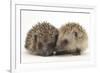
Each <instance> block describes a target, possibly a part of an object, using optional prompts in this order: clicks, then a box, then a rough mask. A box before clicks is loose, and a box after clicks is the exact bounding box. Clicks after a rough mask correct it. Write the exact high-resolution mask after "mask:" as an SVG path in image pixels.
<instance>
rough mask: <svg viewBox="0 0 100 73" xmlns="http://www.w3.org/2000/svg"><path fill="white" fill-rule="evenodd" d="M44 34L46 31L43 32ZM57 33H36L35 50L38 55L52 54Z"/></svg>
mask: <svg viewBox="0 0 100 73" xmlns="http://www.w3.org/2000/svg"><path fill="white" fill-rule="evenodd" d="M45 34H46V33H45ZM56 40H57V35H51V36H50V35H46V36H45V35H37V37H36V41H37V42H36V52H37V54H38V55H42V56H50V55H53V51H54V48H55V46H56Z"/></svg>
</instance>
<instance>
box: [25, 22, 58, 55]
mask: <svg viewBox="0 0 100 73" xmlns="http://www.w3.org/2000/svg"><path fill="white" fill-rule="evenodd" d="M57 37H58V30H57V29H56V28H55V27H54V26H53V25H51V24H50V23H48V22H41V23H40V22H39V23H37V24H36V25H35V26H33V28H32V29H30V30H29V32H28V33H27V37H26V41H25V48H26V49H27V50H28V51H29V52H30V53H31V54H35V55H40V56H50V55H53V51H54V49H55V46H56V41H57Z"/></svg>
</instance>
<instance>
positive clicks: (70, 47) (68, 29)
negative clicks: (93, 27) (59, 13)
mask: <svg viewBox="0 0 100 73" xmlns="http://www.w3.org/2000/svg"><path fill="white" fill-rule="evenodd" d="M80 29H81V30H80ZM87 46H88V38H87V34H86V33H85V32H84V31H83V29H82V28H80V26H79V25H78V24H76V23H70V24H69V25H67V26H63V27H61V28H60V29H59V36H58V41H57V47H56V48H57V49H56V51H58V52H60V51H67V52H72V53H73V52H74V53H75V51H76V50H77V51H78V52H79V53H81V52H83V51H84V50H85V49H86V48H87Z"/></svg>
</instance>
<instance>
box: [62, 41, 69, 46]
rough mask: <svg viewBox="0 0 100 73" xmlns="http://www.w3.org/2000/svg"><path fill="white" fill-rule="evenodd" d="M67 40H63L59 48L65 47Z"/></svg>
mask: <svg viewBox="0 0 100 73" xmlns="http://www.w3.org/2000/svg"><path fill="white" fill-rule="evenodd" d="M68 43H69V42H68V40H63V41H62V42H61V46H66V45H68Z"/></svg>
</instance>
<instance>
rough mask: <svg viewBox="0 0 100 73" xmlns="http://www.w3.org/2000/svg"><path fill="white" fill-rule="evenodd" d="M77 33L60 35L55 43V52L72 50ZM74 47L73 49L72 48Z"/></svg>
mask: <svg viewBox="0 0 100 73" xmlns="http://www.w3.org/2000/svg"><path fill="white" fill-rule="evenodd" d="M76 36H77V32H66V33H65V34H63V33H60V34H59V37H58V41H57V50H58V51H64V50H66V48H68V49H71V48H72V49H73V48H74V47H75V46H74V44H75V42H76V40H75V39H76ZM73 46H74V47H73Z"/></svg>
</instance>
